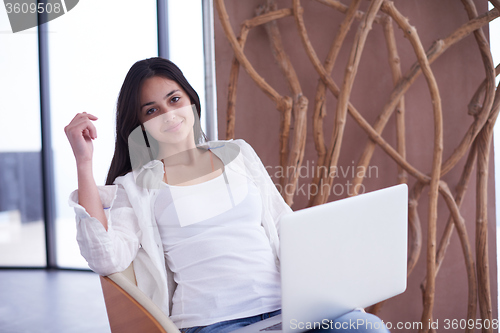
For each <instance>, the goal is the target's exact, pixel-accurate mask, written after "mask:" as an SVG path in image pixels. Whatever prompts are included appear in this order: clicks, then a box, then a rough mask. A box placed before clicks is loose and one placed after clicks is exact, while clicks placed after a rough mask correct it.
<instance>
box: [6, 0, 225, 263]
mask: <svg viewBox="0 0 500 333" xmlns="http://www.w3.org/2000/svg"><path fill="white" fill-rule="evenodd" d="M203 4H205V8H208V9H209V10H210V13H206V12H205V13H204V12H203V11H202V8H203ZM211 11H212V6H211V0H183V1H172V0H171V1H167V0H147V1H135V0H123V1H119V2H115V1H112V2H107V1H98V0H86V1H79V2H78V4H77V6H76V7H74V8H73V9H71V10H70V11H68V12H67V13H66V14H64V15H63V16H60V17H59V18H57V19H55V20H53V21H50V22H49V23H47V24H45V25H44V26H43V27H41V28H40V31H42V32H41V33H40V35H41V36H42V37H41V38H40V42H39V32H38V29H37V28H32V29H30V30H27V31H24V32H19V33H15V34H13V33H11V32H10V31H11V30H10V26H9V20H8V18H7V14H6V12H5V7H4V6H0V32H2V33H1V34H0V48H1V49H2V52H1V53H0V71H1V73H2V75H1V76H0V111H1V113H0V114H1V115H0V117H1V121H0V266H42V267H43V266H46V265H49V266H51V267H63V268H86V267H87V264H86V262H85V260H84V259H83V258H82V257H81V255H80V253H79V249H78V245H77V243H76V228H75V220H74V212H73V210H72V209H71V208H70V207H69V206H68V197H69V195H70V193H71V192H72V191H73V190H75V189H76V188H77V179H76V166H75V161H74V157H73V153H72V151H71V147H70V145H69V143H68V141H67V139H66V137H65V134H64V131H63V128H64V126H66V125H67V124H68V123H69V122H70V121H71V119H72V118H73V117H74V116H75V115H76V114H77V113H79V112H83V111H86V112H88V113H92V114H94V115H95V116H97V117H98V118H99V120H98V121H96V122H95V125H96V127H97V131H98V139H97V140H95V142H94V176H95V179H96V182H97V184H98V185H104V183H105V177H106V174H107V171H108V168H109V165H110V162H111V157H112V154H113V148H114V116H115V110H116V99H117V97H118V93H119V90H120V87H121V84H122V82H123V79H124V78H125V75H126V73H127V71H128V69H129V68H130V66H131V65H132V64H133V63H134V62H136V61H137V60H140V59H144V58H148V57H154V56H158V55H159V54H161V55H162V56H165V57H168V58H169V59H171V60H172V61H173V62H174V63H176V64H177V65H178V66H179V67H180V68H181V69H182V70H183V72H184V74H185V75H186V77H187V79H188V80H189V81H190V83H191V84H192V85H193V87H194V88H195V89H196V90H197V92H198V94H199V95H200V100H201V101H202V108H203V109H202V117H204V119H203V120H202V126H203V127H204V129H207V120H208V122H209V123H210V124H211V126H212V127H211V128H209V129H208V132H209V134H210V135H209V136H210V137H211V138H215V136H216V129H215V131H214V128H213V124H216V121H213V120H212V121H211V122H210V117H214V110H213V105H214V103H213V96H214V95H215V93H214V92H215V90H214V89H215V87H210V88H212V90H211V91H210V92H209V93H208V94H207V93H206V87H207V84H208V85H210V84H209V82H210V81H212V82H213V81H214V79H213V78H210V75H211V74H210V73H208V72H207V70H206V63H207V62H206V60H205V57H204V54H207V47H208V48H211V47H212V45H213V44H212V43H211V39H210V37H211V35H210V34H208V39H207V34H206V33H205V34H204V30H203V24H204V23H205V24H206V23H207V22H209V23H210V24H211V22H212V21H211V20H210V18H211V17H212V15H213V13H212V12H211ZM207 15H208V17H209V20H207V19H206V18H205V16H207ZM167 22H169V23H168V24H167ZM205 30H206V29H205ZM209 32H210V31H209ZM212 38H213V37H212ZM207 41H208V42H210V43H209V44H208V45H207ZM162 43H163V44H162ZM39 44H40V45H39ZM40 50H46V51H40ZM159 50H161V51H159ZM212 53H213V50H212ZM39 54H41V56H40V58H39ZM211 69H212V70H213V64H212V68H211ZM39 73H42V74H39ZM39 77H42V82H44V83H45V82H48V84H46V85H45V84H42V85H41V86H40V84H39V82H40V81H39ZM44 79H45V80H44ZM40 88H42V89H40ZM40 91H42V92H41V93H40ZM207 95H208V96H210V99H209V98H208V97H207ZM207 99H209V102H208V103H207V102H206V100H207ZM41 100H42V101H43V100H45V101H46V103H43V102H42V105H44V106H43V107H40V105H41ZM207 104H208V107H209V108H212V110H211V111H212V112H209V113H208V114H207V110H206V109H207V107H206V105H207ZM41 113H42V114H44V115H45V117H42V119H41V117H40V114H41ZM44 119H49V120H50V121H49V122H48V123H46V122H45V121H44ZM44 131H45V132H44ZM48 131H50V132H48ZM47 132H48V133H47ZM42 133H46V134H47V135H48V136H49V139H48V141H47V140H46V141H43V140H42V139H41V136H42V135H41V134H42ZM214 133H215V136H214ZM44 137H45V136H44ZM42 142H44V144H43V145H42ZM47 142H49V144H48V146H47ZM42 146H43V148H44V149H42ZM42 150H44V151H45V152H44V153H43V152H42ZM42 155H43V156H45V157H48V158H49V160H50V161H49V162H47V161H45V162H43V161H42ZM43 166H44V167H45V168H44V167H43ZM42 170H43V172H42ZM47 186H49V187H52V188H53V191H46V194H47V195H46V196H45V197H46V198H47V197H49V199H48V200H49V204H48V205H49V206H51V207H54V208H55V211H54V212H53V213H50V214H47V213H46V211H47V210H51V209H48V207H47V202H45V203H44V201H43V199H44V196H43V193H44V189H46V188H47ZM52 203H53V205H52ZM44 205H45V206H44ZM44 208H45V215H46V216H45V215H44ZM44 216H45V217H46V218H44ZM46 230H48V232H47V233H46ZM46 240H47V242H48V243H47V246H46ZM46 249H48V250H47V251H46ZM47 253H48V254H47ZM51 253H55V255H51ZM46 258H49V259H48V262H47V260H46Z"/></svg>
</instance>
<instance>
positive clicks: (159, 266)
mask: <svg viewBox="0 0 500 333" xmlns="http://www.w3.org/2000/svg"><path fill="white" fill-rule="evenodd" d="M199 115H200V102H199V98H198V95H197V93H196V92H195V91H194V90H193V88H192V87H191V86H190V85H189V83H188V82H187V80H186V79H185V78H184V76H183V74H182V72H181V71H180V70H179V68H177V66H175V65H174V64H173V63H172V62H170V61H168V60H165V59H162V58H151V59H146V60H142V61H139V62H137V63H135V64H134V65H133V66H132V68H131V69H130V71H129V72H128V74H127V76H126V78H125V81H124V83H123V86H122V88H121V91H120V95H119V97H118V103H117V111H116V144H115V152H114V156H113V160H112V162H111V167H110V169H109V173H108V177H107V180H106V186H100V187H98V186H96V183H95V181H94V178H93V174H92V152H93V144H92V141H93V140H94V139H96V138H97V132H96V129H95V127H94V125H93V122H94V121H96V120H97V118H96V117H95V116H93V115H91V114H88V113H85V112H83V113H80V114H77V115H76V116H75V117H74V119H73V120H72V121H71V123H70V124H69V125H68V126H66V128H65V132H66V135H67V137H68V140H69V141H70V144H71V147H72V149H73V152H74V155H75V158H76V164H77V171H78V190H77V191H75V192H73V193H72V194H71V197H70V205H72V206H73V207H74V209H75V212H76V220H77V231H78V234H77V240H78V243H79V246H80V249H81V253H82V255H83V256H84V257H85V259H86V260H87V261H88V263H89V266H90V268H91V269H92V270H94V271H95V272H96V273H98V274H102V275H109V274H111V273H115V272H120V271H123V270H124V269H126V268H127V267H128V266H129V265H130V264H131V263H132V262H133V264H134V271H135V274H136V279H137V285H138V287H139V288H140V289H141V290H142V291H143V292H144V293H145V294H146V295H148V296H149V297H150V298H151V299H152V300H153V302H155V303H156V304H157V305H158V306H159V307H160V308H161V309H162V310H163V311H164V312H165V313H166V314H167V315H169V316H170V318H171V319H172V320H173V321H174V323H175V324H176V325H177V326H178V327H179V328H180V329H181V331H182V332H204V333H208V332H218V333H220V332H230V331H232V330H235V329H237V328H239V327H242V326H245V325H248V324H251V323H253V322H255V321H258V320H262V319H263V318H266V317H269V316H273V315H276V314H277V313H279V309H280V304H281V301H280V298H281V295H280V276H279V239H278V229H279V221H280V218H281V216H282V215H283V214H286V213H289V212H290V211H291V210H290V208H289V207H288V205H287V204H286V203H285V202H284V201H283V199H282V197H281V195H280V194H279V192H278V191H277V190H276V187H275V186H274V184H273V182H272V180H271V178H270V177H269V175H268V174H267V172H266V169H265V168H264V166H263V164H262V162H261V161H260V159H259V158H258V156H257V155H256V153H255V151H254V150H253V149H252V148H251V147H250V146H249V145H248V144H247V143H246V142H245V141H243V140H234V141H215V142H205V140H204V138H205V137H204V135H203V133H202V131H201V128H200V124H199ZM358 320H362V321H363V322H365V323H366V324H367V325H364V326H363V325H361V326H362V327H356V329H355V330H352V328H353V325H351V323H353V322H358V323H359V322H360V321H358ZM335 323H337V325H332V326H333V327H334V328H333V329H332V330H331V331H343V332H349V331H350V329H351V331H356V332H368V331H369V332H387V330H386V328H385V326H384V325H383V324H382V322H381V321H380V319H378V318H377V317H375V316H373V315H370V314H366V313H364V312H361V311H353V312H351V313H349V314H347V315H345V316H342V317H340V318H337V319H335ZM335 327H338V328H340V329H339V330H336V329H335ZM370 327H371V328H373V329H369V328H370ZM375 328H378V329H375Z"/></svg>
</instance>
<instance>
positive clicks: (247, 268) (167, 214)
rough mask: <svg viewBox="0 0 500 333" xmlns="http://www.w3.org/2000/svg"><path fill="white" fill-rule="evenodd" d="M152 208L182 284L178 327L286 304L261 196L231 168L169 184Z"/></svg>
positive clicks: (176, 304) (176, 307)
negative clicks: (191, 181) (263, 222)
mask: <svg viewBox="0 0 500 333" xmlns="http://www.w3.org/2000/svg"><path fill="white" fill-rule="evenodd" d="M154 211H155V217H156V221H157V223H158V227H159V231H160V235H161V239H162V243H163V249H164V253H165V258H166V262H167V265H168V266H169V268H170V269H171V270H172V272H173V273H174V279H175V281H176V282H177V288H176V290H175V292H174V296H173V307H172V311H171V319H172V320H173V322H174V323H175V324H176V325H177V326H178V327H180V328H185V327H193V326H205V325H210V324H213V323H216V322H220V321H224V320H230V319H236V318H244V317H249V316H254V315H258V314H261V313H265V312H270V311H274V310H277V309H279V308H280V307H281V288H280V275H279V272H278V269H277V267H276V264H275V260H274V256H273V253H272V250H271V246H270V244H269V240H268V238H267V236H266V234H265V230H264V228H263V227H262V225H261V213H262V201H261V197H260V194H259V190H258V189H257V187H256V186H255V185H254V184H253V183H252V182H251V181H249V180H248V179H247V178H246V177H244V176H242V175H239V174H237V173H235V172H232V171H229V168H226V171H224V173H223V174H222V175H220V176H219V177H216V178H214V179H212V180H209V181H207V182H204V183H200V184H196V185H191V186H168V185H167V187H166V188H165V189H163V190H161V192H160V193H159V194H158V196H157V199H156V201H155V206H154Z"/></svg>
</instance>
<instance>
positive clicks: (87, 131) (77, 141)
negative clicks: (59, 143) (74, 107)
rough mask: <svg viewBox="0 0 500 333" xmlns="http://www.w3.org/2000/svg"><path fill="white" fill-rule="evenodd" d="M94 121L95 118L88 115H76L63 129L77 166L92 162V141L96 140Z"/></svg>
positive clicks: (84, 113)
mask: <svg viewBox="0 0 500 333" xmlns="http://www.w3.org/2000/svg"><path fill="white" fill-rule="evenodd" d="M96 120H97V117H96V116H93V115H91V114H89V113H86V112H83V113H78V114H77V115H76V116H75V117H74V118H73V120H71V122H70V123H69V124H68V126H66V127H65V128H64V132H65V133H66V136H67V137H68V140H69V143H70V144H71V148H72V149H73V154H74V155H75V158H76V163H77V165H78V164H79V163H86V162H92V155H93V152H94V147H93V145H92V140H94V139H96V138H97V131H96V128H95V126H94V124H92V122H93V121H96Z"/></svg>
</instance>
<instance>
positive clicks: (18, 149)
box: [0, 5, 46, 266]
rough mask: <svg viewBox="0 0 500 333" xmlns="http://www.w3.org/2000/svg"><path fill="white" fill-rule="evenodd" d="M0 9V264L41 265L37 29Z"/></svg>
mask: <svg viewBox="0 0 500 333" xmlns="http://www.w3.org/2000/svg"><path fill="white" fill-rule="evenodd" d="M1 7H2V10H0V32H1V33H0V49H1V50H2V52H0V73H1V75H0V265H1V266H45V264H46V260H45V259H46V255H45V229H44V221H43V205H42V174H41V132H40V102H39V100H40V98H39V76H38V35H37V28H32V29H29V30H27V31H24V32H22V33H18V34H12V33H11V32H10V25H9V19H8V18H7V13H6V12H5V7H3V5H2V6H1Z"/></svg>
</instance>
